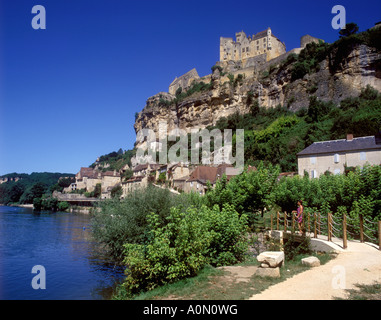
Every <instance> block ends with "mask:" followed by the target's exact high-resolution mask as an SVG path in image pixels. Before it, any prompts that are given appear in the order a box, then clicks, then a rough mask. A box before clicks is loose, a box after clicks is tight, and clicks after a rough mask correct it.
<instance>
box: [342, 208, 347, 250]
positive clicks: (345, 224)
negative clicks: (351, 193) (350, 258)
mask: <svg viewBox="0 0 381 320" xmlns="http://www.w3.org/2000/svg"><path fill="white" fill-rule="evenodd" d="M347 246H348V243H347V216H346V215H345V213H344V216H343V248H344V249H346V248H347Z"/></svg>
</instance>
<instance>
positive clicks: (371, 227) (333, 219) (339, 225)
mask: <svg viewBox="0 0 381 320" xmlns="http://www.w3.org/2000/svg"><path fill="white" fill-rule="evenodd" d="M275 220H276V224H275V227H276V230H283V231H284V232H287V231H291V233H294V232H295V231H298V230H299V228H298V223H297V220H296V212H292V213H287V212H283V213H280V212H279V211H278V212H277V213H276V217H275ZM270 229H271V230H274V217H273V214H271V215H270ZM302 229H303V233H304V234H306V233H308V234H309V235H310V236H312V233H313V237H314V238H318V236H319V235H326V236H327V237H328V241H332V238H334V237H335V238H339V239H342V241H343V248H344V249H346V248H347V247H348V238H349V239H354V240H360V242H365V241H367V242H372V243H374V244H377V245H378V248H379V250H381V221H378V222H374V221H369V220H367V219H366V218H364V216H363V215H360V216H359V219H356V220H353V219H350V218H349V217H347V216H346V215H345V214H344V215H343V216H342V217H337V216H334V215H333V214H332V213H328V214H327V215H323V214H321V213H319V212H315V213H313V214H311V213H308V212H305V213H304V215H303V223H302Z"/></svg>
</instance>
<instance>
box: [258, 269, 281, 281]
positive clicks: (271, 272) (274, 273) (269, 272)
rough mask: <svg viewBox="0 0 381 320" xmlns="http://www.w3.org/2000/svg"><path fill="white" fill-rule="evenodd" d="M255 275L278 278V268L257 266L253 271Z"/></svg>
mask: <svg viewBox="0 0 381 320" xmlns="http://www.w3.org/2000/svg"><path fill="white" fill-rule="evenodd" d="M255 275H256V276H258V277H270V278H279V277H280V271H279V268H278V267H277V268H258V269H257V271H255Z"/></svg>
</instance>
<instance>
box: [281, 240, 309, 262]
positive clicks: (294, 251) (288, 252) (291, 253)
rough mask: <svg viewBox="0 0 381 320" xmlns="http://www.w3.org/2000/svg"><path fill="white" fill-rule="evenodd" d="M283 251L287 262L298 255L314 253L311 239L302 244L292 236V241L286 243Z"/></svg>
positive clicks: (303, 241)
mask: <svg viewBox="0 0 381 320" xmlns="http://www.w3.org/2000/svg"><path fill="white" fill-rule="evenodd" d="M283 249H284V254H285V259H286V261H291V260H293V259H294V258H295V257H296V256H298V255H304V254H307V255H309V254H311V253H312V250H311V240H310V238H309V237H305V238H304V239H303V240H302V242H298V241H296V240H295V237H294V235H291V237H290V239H288V240H287V241H285V243H284V246H283Z"/></svg>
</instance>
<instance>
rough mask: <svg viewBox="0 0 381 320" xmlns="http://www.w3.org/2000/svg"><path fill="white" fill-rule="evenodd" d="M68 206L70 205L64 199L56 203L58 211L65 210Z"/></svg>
mask: <svg viewBox="0 0 381 320" xmlns="http://www.w3.org/2000/svg"><path fill="white" fill-rule="evenodd" d="M69 207H70V205H69V203H68V202H66V201H60V202H59V203H58V211H66V210H67V209H69Z"/></svg>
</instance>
